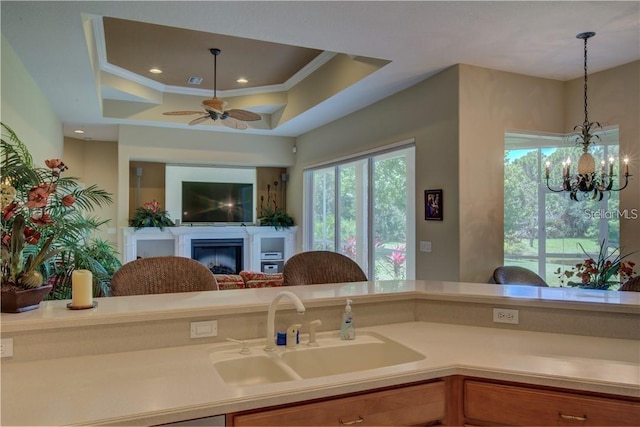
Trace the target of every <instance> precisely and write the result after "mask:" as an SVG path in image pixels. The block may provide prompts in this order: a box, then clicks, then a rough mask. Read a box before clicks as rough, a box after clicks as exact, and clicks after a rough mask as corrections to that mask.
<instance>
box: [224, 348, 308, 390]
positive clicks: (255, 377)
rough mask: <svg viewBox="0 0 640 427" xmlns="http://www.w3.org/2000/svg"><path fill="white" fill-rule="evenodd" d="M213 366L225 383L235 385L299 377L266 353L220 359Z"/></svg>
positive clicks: (267, 382)
mask: <svg viewBox="0 0 640 427" xmlns="http://www.w3.org/2000/svg"><path fill="white" fill-rule="evenodd" d="M213 366H215V368H216V370H217V371H218V373H219V374H220V376H221V377H222V379H223V380H224V382H225V383H227V384H229V385H235V386H249V385H259V384H271V383H278V382H282V381H291V380H294V379H297V378H299V377H298V376H297V375H295V373H293V372H291V369H288V368H287V366H286V365H284V364H283V363H282V362H281V361H280V360H278V359H276V358H273V357H269V355H266V354H265V355H256V356H241V357H239V358H234V359H228V360H222V361H219V362H215V363H214V365H213Z"/></svg>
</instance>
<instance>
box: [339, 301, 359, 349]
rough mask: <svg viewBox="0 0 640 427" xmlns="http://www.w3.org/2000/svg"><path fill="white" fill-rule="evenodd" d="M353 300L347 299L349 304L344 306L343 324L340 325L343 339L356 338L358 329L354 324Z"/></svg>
mask: <svg viewBox="0 0 640 427" xmlns="http://www.w3.org/2000/svg"><path fill="white" fill-rule="evenodd" d="M352 302H353V301H351V300H350V299H347V306H346V307H345V308H344V314H343V315H342V325H341V326H340V339H342V340H355V339H356V329H355V326H354V324H353V313H352V312H351V303H352Z"/></svg>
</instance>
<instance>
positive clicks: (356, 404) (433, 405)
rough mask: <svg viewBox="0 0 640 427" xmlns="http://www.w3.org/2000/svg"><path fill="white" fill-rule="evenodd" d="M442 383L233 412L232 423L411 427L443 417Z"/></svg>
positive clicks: (237, 424) (245, 424) (443, 395)
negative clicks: (255, 410)
mask: <svg viewBox="0 0 640 427" xmlns="http://www.w3.org/2000/svg"><path fill="white" fill-rule="evenodd" d="M444 408H445V391H444V382H443V381H438V382H436V383H430V384H424V385H417V386H409V387H403V388H398V389H393V390H385V391H378V392H372V393H367V394H363V395H359V396H352V397H342V398H336V399H332V400H328V401H323V402H317V403H308V404H301V405H295V406H291V407H289V408H280V409H271V410H264V411H261V412H256V413H250V414H239V415H233V416H232V417H231V418H232V423H233V424H232V425H233V426H343V425H353V426H356V427H358V426H415V425H420V424H426V423H428V422H431V421H437V420H441V419H443V418H444V411H445V409H444Z"/></svg>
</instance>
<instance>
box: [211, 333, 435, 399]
mask: <svg viewBox="0 0 640 427" xmlns="http://www.w3.org/2000/svg"><path fill="white" fill-rule="evenodd" d="M303 341H304V340H303V339H302V338H301V342H303ZM317 342H318V345H317V346H315V347H311V346H308V345H306V344H304V343H302V344H299V345H298V346H297V348H296V349H295V350H289V349H285V348H284V347H279V348H277V349H276V351H274V352H264V351H263V348H264V340H254V341H253V342H251V345H250V347H251V352H252V354H249V355H244V354H239V353H238V351H237V350H236V349H234V350H228V349H226V350H225V349H222V350H220V351H217V352H212V353H211V359H212V361H213V364H214V367H215V368H216V370H217V372H218V374H219V375H220V377H221V378H222V379H223V380H224V382H225V383H227V384H230V385H234V386H249V385H258V384H270V383H277V382H282V381H291V380H295V379H304V378H317V377H324V376H329V375H338V374H345V373H350V372H358V371H365V370H370V369H376V368H384V367H388V366H396V365H400V364H404V363H411V362H417V361H420V360H422V359H424V358H425V356H424V355H422V354H421V353H418V352H417V351H414V350H412V349H410V348H409V347H406V346H404V345H402V344H399V343H397V342H395V341H393V340H390V339H388V338H386V337H383V336H380V335H378V334H373V333H366V332H365V333H359V334H358V337H357V338H356V339H355V340H353V341H343V340H340V338H339V336H338V335H337V334H335V333H324V334H318V340H317ZM227 348H228V347H227Z"/></svg>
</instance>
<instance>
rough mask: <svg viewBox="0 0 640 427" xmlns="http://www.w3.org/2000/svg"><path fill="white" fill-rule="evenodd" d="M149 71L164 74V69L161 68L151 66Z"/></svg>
mask: <svg viewBox="0 0 640 427" xmlns="http://www.w3.org/2000/svg"><path fill="white" fill-rule="evenodd" d="M149 72H150V73H152V74H162V70H161V69H160V68H151V69H150V70H149Z"/></svg>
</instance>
